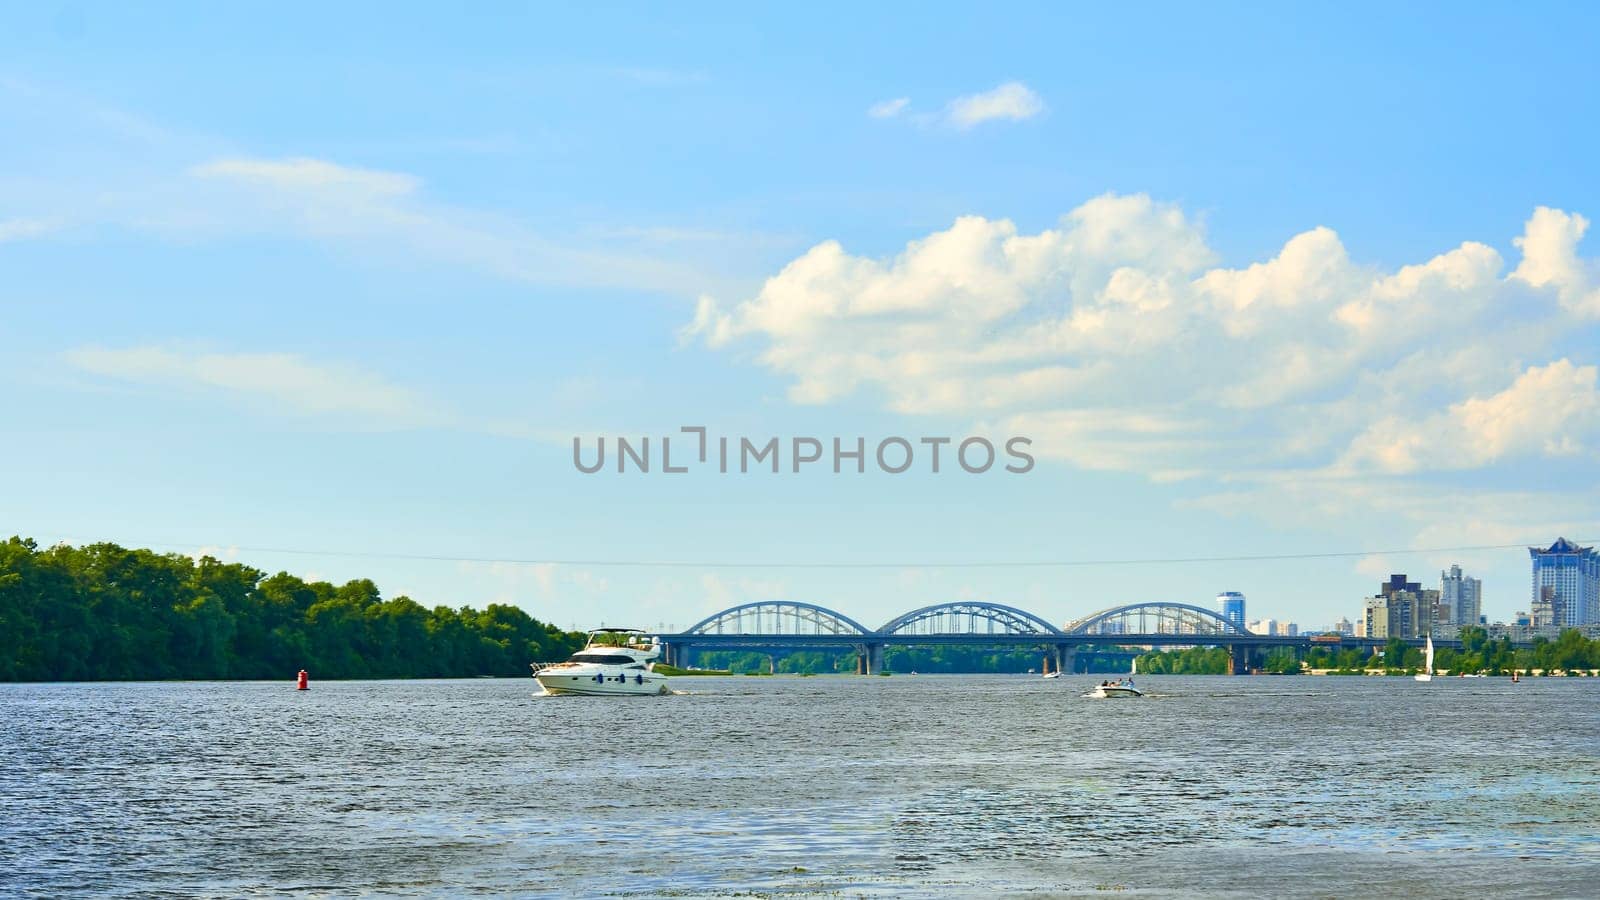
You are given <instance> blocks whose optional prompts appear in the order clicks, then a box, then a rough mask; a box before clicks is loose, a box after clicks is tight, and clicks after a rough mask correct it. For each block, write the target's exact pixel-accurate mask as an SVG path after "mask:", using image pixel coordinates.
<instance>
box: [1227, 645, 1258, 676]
mask: <svg viewBox="0 0 1600 900" xmlns="http://www.w3.org/2000/svg"><path fill="white" fill-rule="evenodd" d="M1228 655H1229V656H1231V657H1233V671H1232V673H1231V674H1234V675H1249V674H1250V664H1251V663H1252V662H1254V659H1253V658H1252V657H1253V656H1254V654H1252V653H1251V652H1250V647H1249V646H1248V645H1245V644H1234V645H1233V646H1231V647H1229V648H1228Z"/></svg>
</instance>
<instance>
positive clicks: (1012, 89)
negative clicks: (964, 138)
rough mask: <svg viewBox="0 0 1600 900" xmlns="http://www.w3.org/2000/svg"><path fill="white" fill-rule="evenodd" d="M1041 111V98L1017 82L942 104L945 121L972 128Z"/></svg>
mask: <svg viewBox="0 0 1600 900" xmlns="http://www.w3.org/2000/svg"><path fill="white" fill-rule="evenodd" d="M1041 112H1044V101H1043V100H1041V99H1039V95H1038V94H1036V93H1034V92H1033V90H1032V89H1031V88H1029V87H1028V86H1027V85H1025V84H1023V83H1022V82H1020V81H1008V82H1006V83H1005V84H1002V85H999V86H998V87H995V88H993V89H992V90H987V91H983V92H981V93H977V94H967V95H966V96H964V97H957V98H955V99H954V100H951V101H950V104H949V105H948V106H946V107H945V121H946V122H948V123H949V124H951V125H953V126H955V127H956V128H963V129H965V128H972V127H974V126H977V125H981V124H983V123H984V122H995V121H1011V122H1020V121H1022V120H1023V119H1031V118H1033V117H1034V116H1036V115H1038V114H1039V113H1041Z"/></svg>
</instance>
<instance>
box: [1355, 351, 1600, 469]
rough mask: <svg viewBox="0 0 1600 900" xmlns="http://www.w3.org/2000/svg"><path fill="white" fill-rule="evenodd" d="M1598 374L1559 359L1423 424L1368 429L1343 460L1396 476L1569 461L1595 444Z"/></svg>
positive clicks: (1599, 422)
mask: <svg viewBox="0 0 1600 900" xmlns="http://www.w3.org/2000/svg"><path fill="white" fill-rule="evenodd" d="M1597 375H1600V368H1597V367H1595V366H1576V365H1573V364H1572V362H1571V361H1570V360H1567V359H1559V360H1556V361H1555V362H1553V363H1550V364H1549V365H1547V366H1534V367H1531V368H1529V369H1528V370H1527V371H1526V372H1523V373H1522V374H1521V375H1520V376H1518V377H1517V380H1516V381H1514V382H1513V383H1512V384H1511V386H1510V387H1508V388H1506V389H1505V390H1503V391H1500V392H1498V393H1495V394H1492V395H1489V396H1487V397H1468V398H1467V399H1465V400H1462V401H1461V402H1459V403H1456V404H1453V405H1451V407H1450V408H1449V409H1448V410H1446V411H1445V412H1442V413H1438V414H1436V415H1433V416H1430V417H1428V418H1426V419H1424V420H1422V421H1420V422H1419V421H1406V420H1403V419H1400V418H1398V417H1393V416H1391V417H1388V418H1386V419H1384V420H1383V421H1380V422H1377V423H1374V424H1373V425H1372V427H1370V428H1369V429H1367V431H1366V432H1364V433H1363V434H1362V435H1361V436H1360V437H1358V438H1357V439H1356V441H1355V443H1354V444H1352V445H1351V448H1350V452H1349V453H1348V454H1347V457H1346V460H1347V462H1348V463H1351V464H1354V465H1358V466H1359V465H1360V464H1362V463H1369V464H1371V465H1374V466H1376V467H1377V468H1379V469H1381V470H1383V471H1387V472H1396V473H1402V474H1403V473H1410V472H1415V471H1417V470H1419V469H1424V468H1427V469H1470V468H1477V467H1479V466H1483V465H1486V464H1488V463H1492V462H1495V461H1496V460H1499V459H1502V458H1504V457H1507V456H1510V455H1516V454H1526V455H1543V456H1571V455H1574V454H1577V453H1581V452H1583V451H1585V450H1588V449H1592V446H1593V441H1594V440H1595V439H1596V438H1600V390H1597V388H1596V381H1597V377H1596V376H1597Z"/></svg>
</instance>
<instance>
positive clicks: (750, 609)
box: [684, 600, 868, 635]
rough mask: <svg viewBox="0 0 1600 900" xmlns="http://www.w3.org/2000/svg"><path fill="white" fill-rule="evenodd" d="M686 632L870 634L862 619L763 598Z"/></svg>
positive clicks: (701, 622) (706, 620)
mask: <svg viewBox="0 0 1600 900" xmlns="http://www.w3.org/2000/svg"><path fill="white" fill-rule="evenodd" d="M684 633H685V634H795V635H802V634H867V633H868V629H867V628H866V627H865V626H863V625H862V624H861V623H860V622H857V621H856V620H855V619H852V618H850V617H849V616H847V615H845V614H844V613H841V612H835V611H834V610H831V609H828V608H827V607H825V606H817V605H816V604H814V603H800V602H798V601H795V600H761V601H757V602H755V603H743V604H740V605H739V606H730V607H728V608H727V609H725V610H723V611H721V612H718V613H713V614H711V615H709V616H706V617H705V618H704V619H701V620H700V621H699V622H696V623H695V624H693V625H691V626H689V628H688V629H686V630H685V631H684Z"/></svg>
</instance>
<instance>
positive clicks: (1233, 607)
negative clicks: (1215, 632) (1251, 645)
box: [1217, 591, 1245, 628]
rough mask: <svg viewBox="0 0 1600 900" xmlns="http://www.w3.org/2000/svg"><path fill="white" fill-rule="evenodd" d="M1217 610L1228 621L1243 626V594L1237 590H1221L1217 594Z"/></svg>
mask: <svg viewBox="0 0 1600 900" xmlns="http://www.w3.org/2000/svg"><path fill="white" fill-rule="evenodd" d="M1217 612H1218V613H1220V614H1221V615H1222V617H1223V618H1224V619H1227V620H1228V621H1229V622H1232V623H1233V624H1235V625H1237V626H1239V627H1240V628H1244V627H1245V620H1244V595H1243V594H1241V593H1239V592H1238V591H1223V592H1222V593H1220V594H1218V595H1217Z"/></svg>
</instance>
